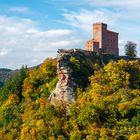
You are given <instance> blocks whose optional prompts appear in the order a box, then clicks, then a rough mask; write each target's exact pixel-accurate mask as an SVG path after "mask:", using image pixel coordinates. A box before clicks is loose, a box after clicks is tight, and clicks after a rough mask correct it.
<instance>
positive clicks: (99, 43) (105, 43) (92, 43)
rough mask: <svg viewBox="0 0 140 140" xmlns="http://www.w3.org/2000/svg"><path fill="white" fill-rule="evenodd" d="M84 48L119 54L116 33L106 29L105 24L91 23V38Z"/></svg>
mask: <svg viewBox="0 0 140 140" xmlns="http://www.w3.org/2000/svg"><path fill="white" fill-rule="evenodd" d="M86 50H88V51H95V52H98V53H99V51H100V50H101V52H103V53H110V54H114V55H117V56H118V55H119V49H118V33H116V32H112V31H109V30H107V24H104V23H96V24H93V39H92V40H89V41H87V43H86Z"/></svg>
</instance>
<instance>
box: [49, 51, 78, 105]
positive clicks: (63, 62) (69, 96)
mask: <svg viewBox="0 0 140 140" xmlns="http://www.w3.org/2000/svg"><path fill="white" fill-rule="evenodd" d="M70 57H71V55H70V53H69V52H66V51H63V50H59V51H58V59H57V61H58V63H57V73H58V79H59V80H58V83H57V85H56V88H55V90H54V91H53V92H52V94H51V95H50V97H49V100H50V102H51V103H57V102H58V101H66V102H68V103H71V102H73V101H75V94H74V87H75V86H76V83H75V82H74V80H73V78H72V69H71V68H70V67H69V66H68V62H69V59H70Z"/></svg>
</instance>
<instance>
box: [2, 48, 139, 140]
mask: <svg viewBox="0 0 140 140" xmlns="http://www.w3.org/2000/svg"><path fill="white" fill-rule="evenodd" d="M0 106H1V107H0V139H6V140H14V139H19V140H28V139H31V140H32V139H35V140H40V139H55V138H58V137H59V138H61V139H63V138H65V139H70V140H81V139H86V138H87V139H89V138H91V139H95V140H98V139H100V140H102V139H113V140H122V139H125V140H128V139H129V140H136V139H139V138H140V133H139V132H140V117H139V116H140V115H139V114H140V63H139V61H138V60H133V61H126V60H124V59H121V60H120V57H114V56H112V55H108V54H104V55H99V54H96V53H94V52H88V51H83V50H69V51H66V50H59V52H58V57H57V59H46V60H45V61H44V62H43V63H42V64H41V65H40V66H38V67H34V68H32V69H27V67H22V68H21V69H20V70H19V71H18V73H17V74H16V75H13V76H12V77H11V78H10V80H7V81H6V83H5V84H4V86H3V88H2V89H1V90H0ZM60 135H61V136H60Z"/></svg>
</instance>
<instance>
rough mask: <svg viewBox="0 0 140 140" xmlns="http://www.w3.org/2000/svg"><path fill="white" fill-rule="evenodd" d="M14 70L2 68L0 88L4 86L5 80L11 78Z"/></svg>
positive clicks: (0, 69)
mask: <svg viewBox="0 0 140 140" xmlns="http://www.w3.org/2000/svg"><path fill="white" fill-rule="evenodd" d="M11 73H12V70H10V69H5V68H0V88H1V87H2V86H3V84H4V81H5V80H6V79H8V78H9V76H10V74H11Z"/></svg>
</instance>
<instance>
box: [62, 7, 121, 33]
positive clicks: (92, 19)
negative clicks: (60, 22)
mask: <svg viewBox="0 0 140 140" xmlns="http://www.w3.org/2000/svg"><path fill="white" fill-rule="evenodd" d="M63 16H64V17H65V19H66V20H67V22H65V23H66V24H69V25H71V26H74V27H76V28H81V29H82V30H85V31H87V30H91V25H92V24H93V23H96V22H105V23H108V24H111V23H112V22H115V20H117V18H118V17H119V16H120V15H119V14H117V13H112V12H111V11H109V10H105V9H100V10H92V11H91V10H90V11H89V10H85V9H81V10H80V11H78V12H73V11H72V12H71V11H64V13H63Z"/></svg>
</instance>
